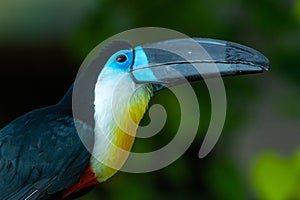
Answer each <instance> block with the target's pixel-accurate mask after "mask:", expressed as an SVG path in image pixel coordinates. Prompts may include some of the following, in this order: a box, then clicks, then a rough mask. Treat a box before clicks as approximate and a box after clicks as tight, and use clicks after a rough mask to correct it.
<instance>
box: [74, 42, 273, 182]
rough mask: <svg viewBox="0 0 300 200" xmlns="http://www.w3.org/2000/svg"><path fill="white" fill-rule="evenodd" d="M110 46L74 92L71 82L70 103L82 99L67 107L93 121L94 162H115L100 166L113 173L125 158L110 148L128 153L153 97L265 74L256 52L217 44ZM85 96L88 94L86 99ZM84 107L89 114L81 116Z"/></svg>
mask: <svg viewBox="0 0 300 200" xmlns="http://www.w3.org/2000/svg"><path fill="white" fill-rule="evenodd" d="M112 47H113V48H109V47H108V48H106V49H103V50H102V54H101V53H100V54H99V56H98V57H97V58H96V59H95V60H93V61H92V62H91V63H90V64H89V65H90V66H88V68H87V69H86V71H85V72H84V73H83V76H82V77H85V78H81V79H80V77H79V80H81V81H79V83H81V84H79V87H76V82H75V87H74V88H75V94H76V88H80V89H79V92H77V94H79V95H77V96H76V95H75V99H76V98H79V99H80V97H82V101H78V104H73V111H74V108H75V109H79V113H80V112H85V113H87V112H88V114H86V115H83V118H84V117H86V116H88V117H87V118H89V119H91V118H92V119H93V120H94V121H93V120H92V121H93V123H94V124H93V123H90V124H93V126H94V127H95V129H94V130H95V142H94V144H95V145H94V146H93V153H94V157H95V158H97V159H100V160H101V161H103V162H104V163H105V161H109V160H110V161H111V160H113V161H114V162H117V163H118V164H116V166H114V167H111V165H113V164H114V163H110V164H107V163H105V164H106V165H109V166H110V168H114V169H119V168H120V167H121V166H122V164H123V163H124V162H125V160H126V158H127V154H126V153H125V154H122V153H117V152H119V151H118V150H117V149H116V146H118V147H120V148H121V149H123V150H125V151H130V149H131V147H132V144H133V141H134V136H135V133H136V129H137V127H138V124H139V122H140V120H141V119H142V117H143V116H144V113H145V112H146V109H147V106H148V102H149V100H150V98H151V96H152V95H153V94H154V93H156V92H158V91H160V90H162V89H164V88H167V87H171V86H175V85H178V84H182V83H186V82H192V81H198V80H202V79H206V78H216V77H223V76H231V75H241V74H251V73H259V72H263V71H264V70H268V69H269V61H268V59H267V58H266V57H265V56H264V55H262V54H261V53H259V52H258V51H256V50H254V49H252V48H249V47H246V46H243V45H240V44H236V43H232V42H226V41H221V40H213V39H204V38H193V39H186V38H185V39H172V40H166V41H161V42H156V43H152V44H144V45H139V46H136V47H132V46H131V45H130V44H129V43H128V42H124V41H121V42H117V43H114V45H112ZM82 80H84V81H82ZM82 82H84V84H82ZM82 85H83V86H82ZM88 92H91V94H90V95H86V94H85V93H88ZM88 96H90V98H88ZM73 98H74V96H73ZM87 99H89V100H87ZM84 101H85V103H84ZM87 101H88V102H87ZM79 104H80V105H79ZM74 105H75V106H74ZM82 105H86V107H82ZM90 105H92V111H87V110H88V108H91V106H90ZM80 108H83V109H81V110H80ZM75 111H76V110H75ZM90 113H92V115H91V114H90ZM75 114H76V113H75ZM111 143H113V144H114V145H110V144H111ZM112 156H114V159H112V158H111V157H112ZM118 160H119V161H118ZM93 167H94V169H96V173H97V171H98V172H99V173H98V174H101V176H102V177H99V180H102V181H103V180H106V179H107V178H108V177H110V176H111V175H112V174H113V173H115V170H104V168H105V167H104V165H103V163H101V162H96V161H95V162H94V166H93ZM110 168H109V169H110ZM103 171H106V172H107V173H106V174H104V173H103Z"/></svg>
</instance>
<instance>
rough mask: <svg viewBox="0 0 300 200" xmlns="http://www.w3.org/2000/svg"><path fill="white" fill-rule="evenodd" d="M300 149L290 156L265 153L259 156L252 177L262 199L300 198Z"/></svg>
mask: <svg viewBox="0 0 300 200" xmlns="http://www.w3.org/2000/svg"><path fill="white" fill-rule="evenodd" d="M299 177H300V150H299V149H298V150H297V151H296V152H295V154H294V155H293V156H292V157H290V158H286V157H282V156H280V155H278V153H264V154H263V155H261V156H260V157H259V158H257V160H256V162H255V163H254V166H253V169H252V178H253V182H254V184H255V187H256V191H257V192H258V194H257V195H258V196H259V197H260V199H265V200H282V199H300V192H299V187H300V180H299Z"/></svg>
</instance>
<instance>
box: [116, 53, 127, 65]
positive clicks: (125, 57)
mask: <svg viewBox="0 0 300 200" xmlns="http://www.w3.org/2000/svg"><path fill="white" fill-rule="evenodd" d="M126 60H127V56H126V55H125V54H120V55H118V56H117V57H116V61H117V62H118V63H123V62H125V61H126Z"/></svg>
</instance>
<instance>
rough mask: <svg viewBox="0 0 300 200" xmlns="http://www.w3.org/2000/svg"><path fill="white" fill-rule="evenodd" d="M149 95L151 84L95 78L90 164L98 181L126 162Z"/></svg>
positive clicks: (127, 78)
mask: <svg viewBox="0 0 300 200" xmlns="http://www.w3.org/2000/svg"><path fill="white" fill-rule="evenodd" d="M151 96H152V87H151V86H150V85H137V84H135V83H133V81H132V80H131V79H130V77H129V76H128V77H127V76H124V77H123V78H122V81H120V82H118V81H107V80H106V81H104V80H102V81H101V80H100V81H98V83H97V85H96V87H95V116H94V118H95V143H94V149H93V156H92V162H91V163H92V167H93V169H94V171H95V174H96V176H97V180H98V181H99V182H102V181H105V180H107V179H108V178H109V177H111V176H112V175H113V174H115V173H116V171H117V170H119V169H120V168H121V167H122V165H123V164H124V163H125V161H126V159H127V157H128V155H129V153H130V150H131V147H132V145H133V142H134V137H135V134H136V130H137V128H138V124H139V122H140V120H141V119H142V118H143V116H144V113H145V112H146V109H147V106H148V102H149V100H150V98H151Z"/></svg>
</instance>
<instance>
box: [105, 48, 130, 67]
mask: <svg viewBox="0 0 300 200" xmlns="http://www.w3.org/2000/svg"><path fill="white" fill-rule="evenodd" d="M121 54H124V55H126V57H127V60H126V61H125V62H117V61H116V58H117V57H118V56H119V55H121ZM132 59H133V55H132V51H130V50H121V51H119V52H117V53H115V54H114V55H112V56H111V57H110V59H109V60H108V62H107V64H106V67H110V68H113V69H115V70H122V71H129V68H130V66H131V63H132Z"/></svg>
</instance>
